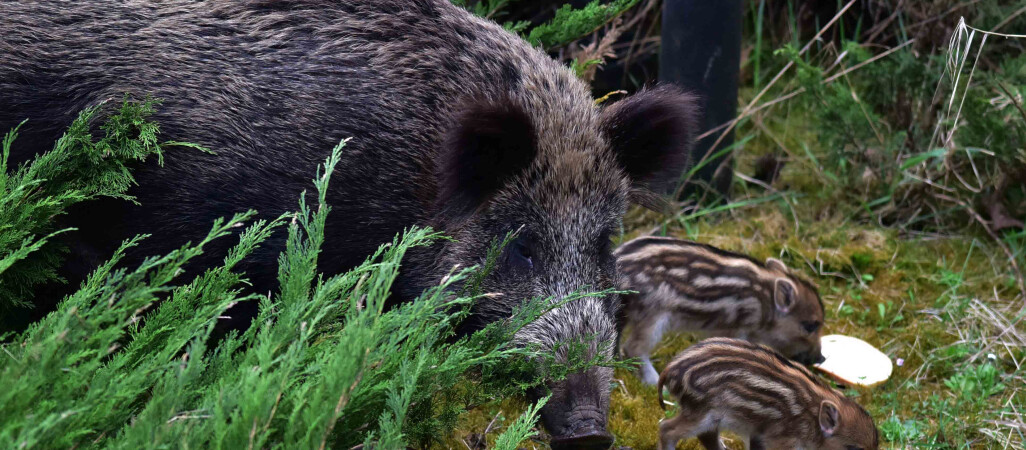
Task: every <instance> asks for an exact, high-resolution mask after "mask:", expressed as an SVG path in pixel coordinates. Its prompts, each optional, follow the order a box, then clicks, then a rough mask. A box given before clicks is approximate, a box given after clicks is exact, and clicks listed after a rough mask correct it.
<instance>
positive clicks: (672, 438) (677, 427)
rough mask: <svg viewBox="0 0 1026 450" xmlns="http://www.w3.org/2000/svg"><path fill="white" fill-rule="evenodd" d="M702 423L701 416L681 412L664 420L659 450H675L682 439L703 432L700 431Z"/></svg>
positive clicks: (661, 426)
mask: <svg viewBox="0 0 1026 450" xmlns="http://www.w3.org/2000/svg"><path fill="white" fill-rule="evenodd" d="M696 418H697V419H698V420H696ZM700 423H701V416H696V415H693V414H690V413H689V412H686V411H679V412H678V413H677V415H676V416H673V417H671V418H669V419H665V420H663V421H662V422H661V423H660V424H659V449H660V450H674V449H675V448H676V447H677V442H679V441H680V440H681V439H684V438H688V437H691V436H694V435H695V434H697V433H698V432H699V431H701V430H699V429H698V428H699V424H700ZM713 433H714V434H715V433H716V432H715V431H714V432H713Z"/></svg>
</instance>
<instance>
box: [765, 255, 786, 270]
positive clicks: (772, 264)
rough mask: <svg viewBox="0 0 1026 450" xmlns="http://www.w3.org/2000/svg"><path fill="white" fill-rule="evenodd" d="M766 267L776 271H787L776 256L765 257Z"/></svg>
mask: <svg viewBox="0 0 1026 450" xmlns="http://www.w3.org/2000/svg"><path fill="white" fill-rule="evenodd" d="M766 268H767V269H769V270H776V271H777V272H782V273H787V265H786V264H784V262H783V261H781V260H779V259H777V258H766Z"/></svg>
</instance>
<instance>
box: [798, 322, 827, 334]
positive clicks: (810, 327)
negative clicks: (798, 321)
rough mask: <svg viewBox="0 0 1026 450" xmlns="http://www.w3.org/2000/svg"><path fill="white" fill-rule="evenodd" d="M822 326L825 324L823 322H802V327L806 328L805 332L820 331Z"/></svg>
mask: <svg viewBox="0 0 1026 450" xmlns="http://www.w3.org/2000/svg"><path fill="white" fill-rule="evenodd" d="M821 326H823V323H822V322H802V328H804V329H805V332H806V333H809V334H812V333H815V332H817V331H819V327H821Z"/></svg>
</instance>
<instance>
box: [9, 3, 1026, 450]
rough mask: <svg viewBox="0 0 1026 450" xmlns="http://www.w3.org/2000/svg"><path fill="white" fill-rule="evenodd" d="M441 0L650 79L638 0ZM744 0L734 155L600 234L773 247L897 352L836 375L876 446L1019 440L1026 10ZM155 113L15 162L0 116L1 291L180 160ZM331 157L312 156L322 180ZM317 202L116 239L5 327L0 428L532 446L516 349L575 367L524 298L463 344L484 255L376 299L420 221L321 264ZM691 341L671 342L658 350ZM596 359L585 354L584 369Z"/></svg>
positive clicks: (140, 436) (387, 444)
mask: <svg viewBox="0 0 1026 450" xmlns="http://www.w3.org/2000/svg"><path fill="white" fill-rule="evenodd" d="M458 3H461V4H463V5H464V6H465V7H467V8H468V9H470V10H472V11H474V12H476V13H478V14H480V15H482V16H486V17H489V18H492V19H494V20H497V21H499V22H500V23H504V24H505V25H506V26H507V28H509V29H511V30H514V31H516V32H518V33H520V34H521V35H523V36H524V37H525V39H527V40H529V41H530V42H532V43H534V44H536V45H539V46H542V47H544V48H545V49H546V50H548V51H550V52H551V54H552V55H553V56H554V57H556V58H559V59H560V60H562V61H564V62H565V63H566V64H567V65H569V66H572V67H574V68H575V69H576V70H577V72H578V74H579V75H580V76H581V77H582V78H584V79H585V80H588V81H589V82H591V83H592V86H593V89H594V93H595V96H596V98H605V96H606V95H607V94H610V93H611V92H614V91H619V90H625V91H634V90H636V89H637V88H638V87H640V86H642V85H644V84H647V83H650V82H652V81H654V80H655V78H656V77H655V72H656V68H657V67H658V65H657V64H658V61H657V60H656V55H657V53H658V48H659V31H660V29H659V28H660V17H659V10H660V8H659V7H660V1H659V0H615V1H613V2H590V3H589V2H584V1H574V2H570V3H572V4H571V5H562V2H548V1H542V0H480V1H472V0H466V1H463V2H458ZM745 8H746V15H745V41H744V47H743V49H742V51H743V58H742V60H743V65H742V88H741V96H740V97H741V98H739V99H738V101H739V103H738V105H739V111H740V115H739V120H738V121H737V122H736V123H732V124H724V126H723V127H722V128H720V129H717V130H714V131H713V133H720V132H722V131H723V130H725V129H733V130H734V131H735V132H736V133H737V143H736V144H735V145H734V146H733V147H732V149H731V150H732V164H733V165H732V166H727V167H726V169H725V170H732V171H733V172H734V175H735V176H734V181H733V187H732V192H731V195H730V196H728V197H721V196H719V195H717V194H715V193H712V192H709V191H700V192H703V194H701V195H696V196H692V197H689V198H686V199H684V200H683V201H681V202H680V204H679V208H678V211H679V212H678V213H677V214H674V215H671V216H662V215H657V214H655V213H650V212H644V211H641V210H635V211H632V212H631V214H630V215H629V216H628V218H627V219H626V221H625V224H624V230H623V233H622V235H621V236H620V238H619V240H621V241H622V240H626V239H629V238H632V237H635V236H638V235H641V234H647V233H653V234H666V235H674V236H681V237H687V238H691V239H696V240H699V241H703V242H708V243H711V244H714V245H717V246H721V247H724V248H727V249H731V250H737V251H743V252H746V253H750V254H752V255H753V256H755V257H758V258H765V257H767V256H775V257H780V258H782V259H783V260H784V261H786V262H787V263H788V264H790V265H791V266H792V267H794V268H796V269H798V270H800V271H802V272H804V273H805V274H806V275H808V276H809V277H810V278H813V279H814V280H815V281H816V282H817V284H819V286H820V290H821V292H822V293H823V294H824V301H825V303H826V305H827V308H828V314H827V317H828V319H827V325H826V330H825V331H826V332H827V333H841V334H848V335H853V336H858V337H861V338H863V339H866V340H868V341H869V342H871V343H873V344H875V345H877V346H878V347H880V348H881V349H882V350H884V351H885V352H886V353H887V354H888V355H890V356H891V357H892V359H893V360H895V361H896V364H897V366H896V368H895V369H896V371H895V374H894V375H893V377H892V378H891V380H889V381H888V382H887V383H885V384H884V385H882V386H879V387H877V388H874V389H868V390H859V389H847V390H846V392H848V393H849V394H850V395H851V396H853V397H855V398H856V399H857V400H858V401H859V402H860V403H862V404H863V405H865V406H867V408H868V409H869V410H870V412H871V413H872V414H873V416H874V417H875V418H876V420H877V423H878V425H879V426H880V429H881V431H882V436H883V438H884V441H885V445H886V446H888V447H894V448H1019V449H1021V448H1024V441H1026V438H1024V435H1026V419H1024V418H1023V416H1022V414H1023V412H1024V410H1026V401H1024V396H1026V393H1024V392H1023V391H1024V386H1026V383H1024V382H1023V381H1024V380H1023V376H1024V373H1023V369H1022V363H1023V362H1024V360H1026V350H1024V346H1026V332H1024V329H1026V326H1024V325H1023V323H1024V322H1022V319H1023V318H1024V316H1026V309H1024V307H1023V305H1024V303H1026V287H1024V283H1023V268H1024V267H1026V230H1024V229H1023V220H1024V219H1026V190H1024V189H1026V188H1024V184H1026V183H1024V181H1023V180H1026V102H1024V93H1026V53H1024V52H1023V46H1024V45H1026V41H1024V40H1022V39H1016V38H1005V37H1003V36H999V35H994V34H987V33H984V31H983V30H987V31H989V32H995V33H1009V34H1016V33H1017V34H1024V33H1026V6H1023V5H1022V4H1021V2H1015V1H1007V0H983V1H981V0H968V1H956V0H936V1H929V2H920V1H908V0H850V1H843V0H842V1H826V0H823V1H801V2H799V1H784V0H747V1H746V2H745ZM960 17H964V18H965V21H964V23H962V22H960V20H959V18H960ZM616 95H619V94H616V93H614V94H612V95H610V96H609V98H614V97H615V96H616ZM155 107H159V105H156V104H154V103H153V102H146V101H143V102H125V103H124V104H123V107H122V109H121V113H120V114H119V115H116V116H115V117H113V118H112V119H110V120H109V121H108V122H107V125H106V126H105V127H103V128H102V132H103V134H104V136H103V137H99V138H94V137H93V136H90V134H89V129H88V127H87V126H86V125H85V123H86V121H87V120H88V117H89V116H90V115H91V114H93V110H89V111H86V112H84V113H83V115H82V117H80V119H79V120H78V121H76V122H75V123H73V124H71V125H70V128H69V130H68V133H67V135H66V136H65V137H64V138H62V139H61V140H60V141H59V142H57V143H56V144H55V147H54V150H53V151H52V152H50V153H48V154H46V155H42V156H40V157H39V158H37V159H36V160H35V161H33V162H31V163H30V164H29V165H26V166H23V167H8V166H7V163H6V161H7V156H6V155H7V154H8V151H9V148H10V147H11V146H16V145H17V139H16V136H15V135H14V133H11V134H8V136H7V138H6V139H5V140H4V142H3V158H2V159H0V168H2V169H3V170H0V308H3V309H2V311H10V310H11V309H12V308H25V307H29V306H30V305H29V303H30V298H31V294H32V292H33V287H35V286H38V285H39V284H40V283H43V282H47V281H52V280H53V278H54V268H55V267H57V265H58V264H60V261H61V259H62V256H63V253H62V249H61V248H60V247H59V245H57V244H56V243H55V240H54V239H52V237H53V236H54V235H55V233H60V232H62V230H61V229H58V228H56V225H54V223H55V221H54V218H55V217H59V215H60V213H61V211H63V210H65V209H66V208H68V207H69V206H71V205H72V204H75V203H78V202H84V201H88V200H89V199H92V198H95V197H97V196H120V197H124V196H125V193H126V192H127V188H128V187H129V186H130V185H131V183H133V179H132V177H131V173H130V168H131V166H132V165H133V164H134V163H135V162H137V161H139V160H142V159H146V158H162V157H168V158H170V157H174V152H175V151H176V150H177V149H175V147H176V146H180V145H185V144H180V143H174V142H163V143H162V142H160V141H159V139H158V136H159V128H158V125H159V124H155V123H152V122H149V121H148V120H147V116H148V114H149V113H150V112H151V111H152V109H153V108H155ZM4 131H6V130H4ZM341 145H344V143H343V144H340V147H339V148H341ZM339 148H336V149H335V153H336V154H337V152H338V151H339ZM335 161H336V159H335V157H334V156H333V157H332V158H329V159H328V160H327V161H326V162H325V166H324V170H323V171H322V172H321V173H318V174H311V176H312V177H315V183H316V184H317V186H318V189H323V187H324V186H325V185H326V184H327V183H328V182H329V181H330V177H329V175H330V172H331V170H330V169H331V167H332V166H333V164H334V162H335ZM685 178H688V179H689V181H692V182H698V183H700V180H693V179H690V177H688V176H687V175H685ZM311 198H312V197H311ZM329 213H330V207H329V205H326V204H324V203H323V197H320V199H319V202H318V204H317V205H306V204H305V203H303V202H302V201H297V209H296V212H295V213H293V214H289V215H285V216H282V217H280V218H278V219H277V220H273V221H254V220H253V219H252V216H251V213H247V214H240V215H237V216H235V217H231V218H225V219H224V220H222V221H219V222H217V223H215V224H212V228H211V231H210V234H209V235H208V237H207V239H205V240H204V241H202V242H198V243H190V244H185V245H183V247H182V248H180V249H179V250H177V251H175V252H172V253H170V254H167V255H155V256H154V257H152V258H150V259H148V260H147V261H146V262H144V263H143V264H142V265H141V266H139V267H120V266H118V265H117V261H118V258H119V255H118V254H115V255H112V259H111V260H110V262H108V263H107V264H105V265H104V266H102V267H101V268H99V269H98V270H97V271H96V272H95V273H94V275H93V276H92V277H91V278H90V279H89V280H88V281H87V282H86V283H85V284H84V285H83V286H82V288H81V289H80V290H79V291H77V292H76V293H75V294H73V295H71V296H69V297H68V298H66V299H65V300H64V301H63V302H62V303H61V305H60V307H59V309H58V310H57V311H56V312H55V313H53V314H51V315H49V316H47V317H46V318H45V319H43V320H42V321H41V322H39V323H36V324H34V325H33V326H32V327H30V328H29V329H28V330H26V331H24V332H20V333H17V334H11V333H8V334H6V335H4V336H3V353H4V355H3V357H2V359H0V360H2V361H3V362H2V363H0V379H3V380H5V387H6V389H4V390H3V391H2V392H0V417H2V418H3V420H2V421H0V446H2V447H4V448H52V447H83V446H85V447H90V446H92V447H133V448H137V447H157V446H174V445H179V446H192V447H231V448H237V447H242V446H246V447H258V446H259V447H276V446H282V445H285V444H286V443H288V444H291V446H295V445H297V444H298V445H299V446H301V447H305V448H313V447H319V448H324V447H329V446H330V447H337V448H350V447H353V446H356V445H360V444H364V443H376V444H378V445H379V446H381V447H382V448H394V447H402V446H406V445H409V446H414V447H430V446H434V447H448V448H471V449H477V448H485V447H488V448H492V447H498V448H504V449H513V448H517V446H524V447H534V448H544V447H545V444H544V442H545V437H544V435H543V434H544V433H543V432H541V431H540V430H538V429H537V428H536V427H534V418H535V416H536V413H537V410H538V405H530V404H528V402H526V401H525V400H524V399H523V396H522V395H521V394H522V393H523V392H524V391H525V390H526V389H528V388H530V387H531V386H535V385H537V384H538V383H540V382H542V381H544V380H541V379H539V378H538V377H536V376H533V375H532V374H533V373H535V372H533V371H532V370H531V369H532V368H531V367H528V366H527V364H526V363H522V361H524V360H525V358H524V357H525V356H533V357H537V358H540V360H541V361H542V364H548V365H550V366H551V367H549V369H550V370H547V371H545V373H549V374H550V375H551V376H553V377H559V376H560V375H559V374H561V373H566V371H567V370H571V369H573V368H567V367H557V366H556V365H555V364H554V363H552V362H551V361H549V360H547V359H546V358H545V355H541V354H537V353H536V352H533V351H532V350H531V349H516V348H513V347H511V346H509V345H508V340H509V336H510V335H511V334H512V333H513V332H514V331H515V330H516V329H517V328H518V327H519V326H522V325H523V324H524V323H526V321H529V320H530V319H531V318H533V317H536V316H537V315H538V314H540V313H542V312H543V309H542V308H543V307H544V306H543V305H544V303H543V302H532V303H530V304H529V305H527V306H525V308H524V310H523V311H519V312H518V314H517V315H516V316H515V317H514V318H513V319H511V320H510V321H507V322H502V323H497V324H495V325H493V326H492V327H490V328H488V329H486V330H484V331H482V332H479V333H477V334H475V335H473V336H471V337H468V338H465V339H459V340H457V339H455V338H453V333H452V329H453V326H454V325H455V323H456V322H458V320H459V319H460V317H461V315H462V314H464V313H465V311H466V309H465V306H466V305H467V304H468V303H469V302H471V301H473V299H474V298H475V297H476V296H477V295H479V293H476V292H473V291H472V290H462V291H461V294H460V295H458V296H455V297H454V296H447V295H442V291H443V289H444V288H445V287H447V286H450V285H453V284H454V283H460V282H461V280H465V279H467V277H475V276H480V273H481V272H479V271H478V270H477V269H469V270H467V271H463V272H459V273H453V274H452V276H451V277H449V278H448V279H447V280H446V282H445V283H443V285H442V286H439V287H438V288H436V289H432V290H430V291H428V292H425V293H424V295H423V298H422V299H421V300H420V301H418V302H416V303H414V304H411V305H407V306H406V307H403V308H399V309H397V310H392V311H387V312H386V311H384V310H383V309H382V305H383V300H384V294H385V293H386V292H387V290H388V288H389V285H390V283H391V281H392V279H394V276H395V270H396V267H397V265H398V262H399V260H400V259H401V258H402V256H403V253H404V252H405V250H406V249H408V248H410V247H411V246H416V245H424V244H426V243H427V242H430V241H431V240H434V239H439V238H440V237H439V236H437V235H435V234H433V233H431V232H430V231H428V230H410V231H409V232H408V233H406V234H405V235H403V236H399V237H397V238H396V240H395V242H393V243H392V244H390V245H386V246H383V247H382V248H381V249H380V250H379V251H378V253H377V254H375V255H373V256H372V257H370V258H368V260H367V262H366V263H365V264H364V265H362V266H360V267H359V268H357V269H354V270H353V271H352V272H349V273H346V274H342V275H339V276H335V277H323V276H321V275H319V274H318V271H317V257H316V256H317V249H318V248H319V246H320V245H321V242H322V241H323V239H324V237H323V235H322V232H321V230H322V227H323V223H324V218H325V216H326V214H329ZM239 231H241V233H239ZM272 232H284V233H288V236H289V246H288V249H287V251H286V252H285V253H284V254H283V255H282V256H281V258H280V266H281V270H280V276H279V278H280V280H281V281H282V285H283V289H282V291H281V292H280V293H276V294H275V295H273V296H254V295H248V294H243V293H242V292H243V289H242V288H243V286H244V285H245V283H246V276H245V274H243V273H238V272H237V271H234V270H233V268H234V267H235V266H236V265H237V264H238V263H239V261H241V260H243V259H244V258H245V257H246V256H247V255H248V254H250V252H252V251H253V249H254V248H256V247H257V246H259V245H260V243H261V242H262V241H263V240H264V239H266V237H267V236H268V234H269V233H272ZM144 238H145V237H140V238H138V239H144ZM214 239H238V243H237V245H236V246H235V247H234V249H233V250H232V252H231V253H230V254H229V256H228V257H227V258H226V259H225V261H224V264H223V265H221V266H219V267H212V268H209V270H207V271H206V272H205V273H204V274H202V275H201V276H199V277H196V278H195V279H191V280H188V279H180V275H179V273H180V272H179V270H178V269H179V268H180V267H181V266H182V265H183V264H185V263H186V262H188V261H189V260H190V259H191V258H194V257H195V256H196V255H197V254H199V252H202V251H203V248H204V246H205V245H206V244H207V243H209V242H210V241H212V240H214ZM134 242H136V240H133V241H129V242H126V243H125V246H130V245H133V243H134ZM500 244H501V243H496V245H500ZM496 248H498V247H496ZM493 254H494V252H493ZM482 270H483V269H482ZM470 285H473V283H470ZM158 299H164V301H162V302H160V303H159V304H158V302H157V300H158ZM242 301H255V302H260V303H261V304H262V306H263V307H262V308H261V309H262V311H263V312H262V314H261V316H260V317H259V318H258V320H257V321H256V325H255V326H254V327H252V328H251V329H250V330H249V331H247V332H246V333H243V334H234V335H231V336H230V337H229V338H228V339H227V340H225V341H222V342H220V343H213V342H208V340H209V339H208V337H209V335H210V332H211V330H212V327H213V324H214V323H215V321H216V320H217V317H218V316H219V315H220V314H221V313H222V311H224V309H226V308H227V307H228V306H229V305H231V304H233V303H235V302H242ZM691 340H692V338H691V337H690V336H684V335H682V336H674V337H672V338H671V339H668V340H667V341H665V342H664V343H663V345H662V346H661V347H660V348H659V350H658V352H657V354H656V357H655V358H654V360H655V363H656V366H657V367H659V366H661V364H663V363H665V362H666V361H668V359H669V358H670V357H672V356H673V355H674V354H675V353H676V352H678V351H680V350H681V349H683V348H684V347H685V346H687V345H688V344H689V343H690V342H691ZM400 343H401V344H402V345H400ZM593 363H602V362H598V361H582V362H581V363H580V365H582V366H583V365H586V364H593ZM511 381H513V382H511ZM615 381H616V386H615V387H614V393H613V405H612V412H611V423H610V426H611V429H612V431H613V432H614V434H615V435H616V436H617V439H618V441H617V445H622V446H632V447H634V448H639V449H641V448H653V447H654V444H655V441H656V437H657V436H656V429H657V423H658V420H659V419H660V418H661V417H662V416H663V414H664V413H663V411H662V410H661V409H659V408H658V406H657V405H656V393H655V390H654V389H653V388H650V387H646V386H643V385H641V384H640V383H639V382H638V381H637V380H636V378H635V377H634V376H633V375H632V374H631V373H630V371H629V370H626V369H619V370H618V371H617V376H616V380H615ZM499 399H505V400H499ZM727 441H728V444H729V445H730V446H731V448H742V447H741V445H740V442H738V441H737V440H736V439H731V438H730V437H729V436H728V437H727ZM681 446H682V448H698V447H697V444H696V443H694V442H691V443H684V444H682V445H681Z"/></svg>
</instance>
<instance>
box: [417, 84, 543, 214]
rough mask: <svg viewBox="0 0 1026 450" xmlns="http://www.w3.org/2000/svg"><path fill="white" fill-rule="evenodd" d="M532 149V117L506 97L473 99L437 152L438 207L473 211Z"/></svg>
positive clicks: (521, 167)
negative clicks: (474, 101) (499, 98)
mask: <svg viewBox="0 0 1026 450" xmlns="http://www.w3.org/2000/svg"><path fill="white" fill-rule="evenodd" d="M536 153H537V149H536V145H535V132H534V126H533V125H532V122H531V117H530V116H528V115H527V113H526V112H524V111H523V110H522V109H521V108H519V107H518V106H517V105H515V104H514V103H512V102H511V101H508V100H503V101H493V102H481V103H474V104H471V105H469V106H468V107H466V108H465V109H464V110H463V112H461V113H460V114H459V115H458V116H457V117H456V121H455V123H454V125H453V128H452V129H451V130H450V131H449V132H448V133H447V134H446V136H445V140H444V142H443V144H442V149H441V152H440V154H439V159H438V166H437V173H436V176H437V177H438V198H437V199H436V200H437V202H438V204H439V207H440V208H443V209H446V210H448V211H451V212H453V213H456V214H461V213H467V212H470V211H473V210H474V209H476V208H477V207H478V206H480V205H481V204H483V203H484V202H486V201H487V200H488V199H489V198H491V196H492V195H494V194H495V193H496V192H497V191H498V190H499V189H500V188H502V186H503V185H505V184H506V183H507V182H509V181H510V179H512V178H513V177H514V176H516V175H517V174H519V173H521V172H523V171H524V170H526V169H527V167H528V166H530V164H531V161H533V160H534V157H535V154H536Z"/></svg>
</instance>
